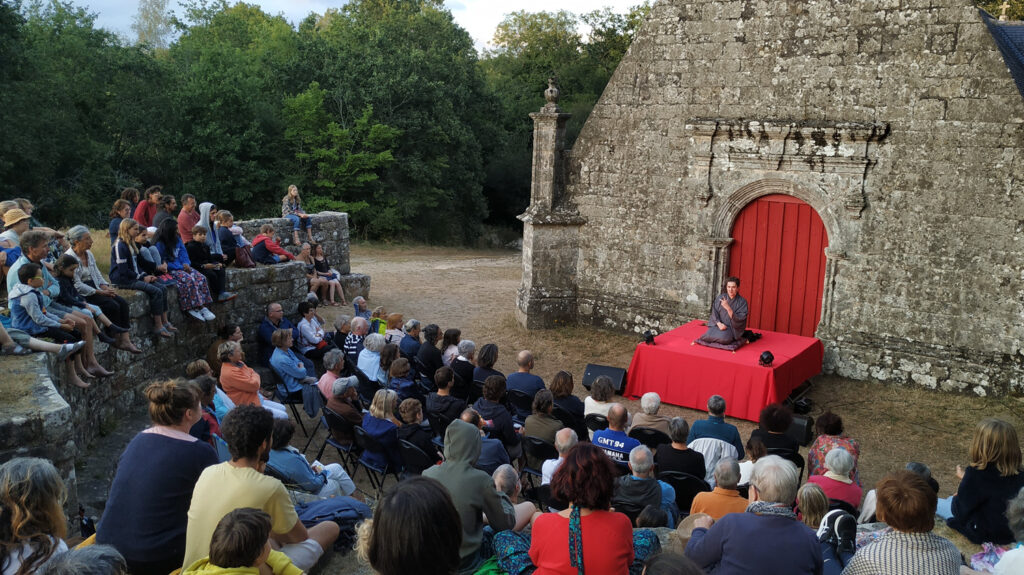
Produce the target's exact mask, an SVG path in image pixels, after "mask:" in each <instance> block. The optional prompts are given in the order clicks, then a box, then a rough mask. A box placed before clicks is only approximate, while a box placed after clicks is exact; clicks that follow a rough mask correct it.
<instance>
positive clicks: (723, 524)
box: [686, 455, 824, 575]
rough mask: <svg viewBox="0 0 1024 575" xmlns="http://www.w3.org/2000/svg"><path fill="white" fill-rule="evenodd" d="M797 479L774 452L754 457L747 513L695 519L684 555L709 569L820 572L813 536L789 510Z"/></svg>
mask: <svg viewBox="0 0 1024 575" xmlns="http://www.w3.org/2000/svg"><path fill="white" fill-rule="evenodd" d="M799 483H800V472H799V471H798V470H797V467H796V465H793V463H791V462H789V461H787V460H785V459H782V458H781V457H778V456H776V455H769V456H766V457H762V458H761V459H759V460H757V463H756V464H755V465H754V476H753V478H752V480H751V482H750V501H751V503H750V505H749V506H748V507H747V511H746V512H745V513H730V514H728V515H726V516H724V517H722V518H721V519H720V520H718V521H717V522H716V521H714V520H712V519H711V518H710V517H707V518H702V519H699V520H698V521H697V522H696V524H695V528H694V530H693V535H692V536H691V538H690V542H689V543H688V544H687V545H686V556H687V557H689V558H690V559H692V560H693V561H694V562H696V563H697V565H700V566H701V568H703V569H705V570H707V571H712V570H713V572H714V573H723V574H725V573H737V574H739V573H786V574H788V575H798V574H802V573H804V574H808V575H811V574H815V575H817V574H820V573H821V572H822V569H823V565H824V562H823V560H822V554H821V546H820V545H819V544H818V538H817V537H816V536H815V534H814V531H811V530H810V529H809V528H808V527H807V526H806V525H804V524H803V523H802V522H800V520H798V519H797V517H796V513H794V512H793V502H794V501H795V500H796V491H797V487H798V485H799Z"/></svg>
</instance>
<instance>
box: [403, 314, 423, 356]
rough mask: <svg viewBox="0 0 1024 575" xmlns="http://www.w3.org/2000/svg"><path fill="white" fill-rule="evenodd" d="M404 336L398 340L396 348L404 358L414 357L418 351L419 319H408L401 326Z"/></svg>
mask: <svg viewBox="0 0 1024 575" xmlns="http://www.w3.org/2000/svg"><path fill="white" fill-rule="evenodd" d="M402 331H404V332H405V336H404V337H403V338H402V341H400V342H398V349H400V350H401V351H402V356H403V357H405V358H406V359H410V358H413V357H416V354H417V353H419V352H420V320H418V319H410V320H409V321H407V322H405V325H403V326H402Z"/></svg>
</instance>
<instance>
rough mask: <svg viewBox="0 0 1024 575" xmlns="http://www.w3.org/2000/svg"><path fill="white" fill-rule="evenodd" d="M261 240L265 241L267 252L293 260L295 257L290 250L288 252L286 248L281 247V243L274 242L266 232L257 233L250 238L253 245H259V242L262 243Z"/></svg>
mask: <svg viewBox="0 0 1024 575" xmlns="http://www.w3.org/2000/svg"><path fill="white" fill-rule="evenodd" d="M262 242H266V243H267V245H266V248H267V251H268V252H270V253H272V254H275V255H279V256H281V257H283V258H285V259H286V260H293V259H295V256H293V255H292V254H291V253H290V252H288V250H286V249H284V248H282V247H281V244H279V243H277V242H275V241H274V239H273V238H271V237H270V236H268V235H266V234H259V235H258V236H256V237H255V238H253V239H252V245H253V247H256V246H258V245H260V243H262Z"/></svg>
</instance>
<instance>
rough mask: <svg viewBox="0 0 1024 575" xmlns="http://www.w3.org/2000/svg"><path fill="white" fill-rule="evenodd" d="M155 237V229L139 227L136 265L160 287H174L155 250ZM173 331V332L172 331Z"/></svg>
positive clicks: (136, 237) (158, 253) (165, 265)
mask: <svg viewBox="0 0 1024 575" xmlns="http://www.w3.org/2000/svg"><path fill="white" fill-rule="evenodd" d="M155 235H156V228H152V227H150V228H144V227H142V226H139V228H138V231H137V233H136V234H135V247H136V249H137V250H138V255H139V258H138V265H139V267H140V268H141V269H142V271H144V272H146V273H147V274H149V275H151V276H154V277H155V278H156V282H157V283H159V284H160V285H162V286H172V285H174V277H173V276H172V275H171V274H170V273H168V272H167V263H165V262H164V261H163V258H161V257H160V250H159V249H157V247H156V243H155V242H153V237H154V236H155ZM172 331H173V330H172Z"/></svg>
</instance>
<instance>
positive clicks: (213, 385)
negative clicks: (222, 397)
mask: <svg viewBox="0 0 1024 575" xmlns="http://www.w3.org/2000/svg"><path fill="white" fill-rule="evenodd" d="M192 383H194V384H195V385H196V387H198V388H199V406H200V408H201V409H202V410H203V413H202V419H200V420H199V421H197V422H196V423H195V424H193V425H192V428H191V429H189V432H188V433H189V435H191V436H192V437H195V438H196V439H198V440H199V441H203V442H206V443H209V444H210V447H213V448H214V449H216V447H217V442H216V441H214V438H213V436H214V435H216V436H218V437H219V436H220V419H219V418H218V417H217V405H216V398H217V392H218V391H220V390H219V389H218V388H217V379H216V378H214V377H213V376H211V375H206V374H204V375H200V376H198V377H195V378H193V381H192ZM222 393H223V392H222Z"/></svg>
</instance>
